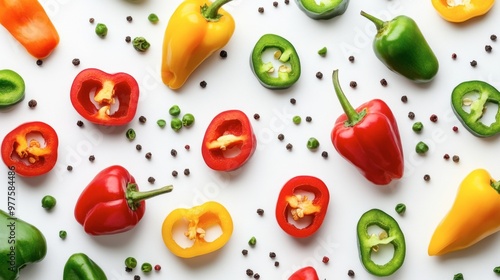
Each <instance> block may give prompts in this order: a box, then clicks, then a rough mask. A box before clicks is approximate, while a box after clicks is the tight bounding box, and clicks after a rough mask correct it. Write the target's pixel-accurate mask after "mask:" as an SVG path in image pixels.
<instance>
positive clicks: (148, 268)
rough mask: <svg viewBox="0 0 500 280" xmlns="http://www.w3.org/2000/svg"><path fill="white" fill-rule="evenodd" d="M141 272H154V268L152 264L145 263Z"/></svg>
mask: <svg viewBox="0 0 500 280" xmlns="http://www.w3.org/2000/svg"><path fill="white" fill-rule="evenodd" d="M141 270H142V272H150V271H151V270H153V266H152V265H151V264H150V263H143V264H142V265H141Z"/></svg>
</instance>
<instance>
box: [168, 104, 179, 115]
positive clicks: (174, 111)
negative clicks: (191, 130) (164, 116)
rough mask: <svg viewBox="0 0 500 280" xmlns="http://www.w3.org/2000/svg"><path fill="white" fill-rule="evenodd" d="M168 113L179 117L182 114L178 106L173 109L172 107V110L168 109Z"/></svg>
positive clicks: (173, 106)
mask: <svg viewBox="0 0 500 280" xmlns="http://www.w3.org/2000/svg"><path fill="white" fill-rule="evenodd" d="M168 113H169V114H170V115H171V116H174V117H177V116H178V115H180V114H181V108H179V106H178V105H172V107H170V109H168Z"/></svg>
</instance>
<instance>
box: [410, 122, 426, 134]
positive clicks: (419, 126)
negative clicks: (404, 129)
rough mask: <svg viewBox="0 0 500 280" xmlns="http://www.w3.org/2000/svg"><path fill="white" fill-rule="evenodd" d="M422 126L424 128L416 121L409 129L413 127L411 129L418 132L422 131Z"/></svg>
mask: <svg viewBox="0 0 500 280" xmlns="http://www.w3.org/2000/svg"><path fill="white" fill-rule="evenodd" d="M423 128H424V125H423V124H422V123H421V122H416V123H414V124H413V126H412V127H411V129H413V131H415V132H420V131H422V129H423Z"/></svg>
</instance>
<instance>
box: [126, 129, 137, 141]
mask: <svg viewBox="0 0 500 280" xmlns="http://www.w3.org/2000/svg"><path fill="white" fill-rule="evenodd" d="M125 136H126V137H127V139H128V140H131V141H132V140H134V139H135V137H136V134H135V130H133V129H132V128H129V129H127V131H126V132H125Z"/></svg>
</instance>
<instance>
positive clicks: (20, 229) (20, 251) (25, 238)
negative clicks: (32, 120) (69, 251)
mask: <svg viewBox="0 0 500 280" xmlns="http://www.w3.org/2000/svg"><path fill="white" fill-rule="evenodd" d="M0 228H1V230H0V279H2V280H14V279H18V278H19V273H20V270H21V269H22V268H23V267H25V266H26V265H28V264H30V263H35V262H39V261H41V260H43V258H44V257H45V255H46V254H47V242H46V241H45V237H44V236H43V234H42V233H41V232H40V231H39V230H38V229H37V228H36V227H35V226H33V225H31V224H29V223H26V222H25V221H23V220H21V219H18V218H16V217H13V216H11V215H9V214H8V213H6V212H4V211H3V210H0Z"/></svg>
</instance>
